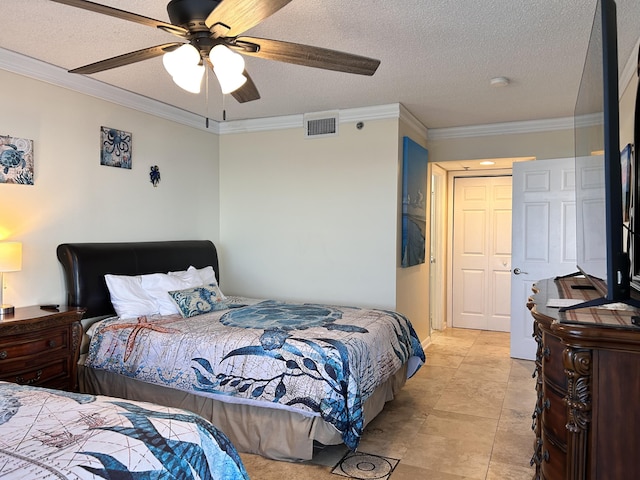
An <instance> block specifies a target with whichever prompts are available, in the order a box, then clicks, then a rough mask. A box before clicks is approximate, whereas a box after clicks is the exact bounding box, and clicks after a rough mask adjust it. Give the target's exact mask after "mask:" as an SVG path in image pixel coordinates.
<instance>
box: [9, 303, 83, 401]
mask: <svg viewBox="0 0 640 480" xmlns="http://www.w3.org/2000/svg"><path fill="white" fill-rule="evenodd" d="M84 312H85V310H84V309H82V308H76V307H65V306H61V307H60V308H58V309H57V310H43V309H41V308H40V307H22V308H16V309H15V312H14V313H13V314H9V315H4V316H2V317H0V380H6V381H8V382H14V383H20V384H23V385H35V386H39V387H48V388H58V389H62V390H70V391H72V390H75V389H76V386H77V382H78V378H77V363H78V355H79V351H80V339H81V337H82V325H81V324H80V319H81V318H82V316H83V315H84Z"/></svg>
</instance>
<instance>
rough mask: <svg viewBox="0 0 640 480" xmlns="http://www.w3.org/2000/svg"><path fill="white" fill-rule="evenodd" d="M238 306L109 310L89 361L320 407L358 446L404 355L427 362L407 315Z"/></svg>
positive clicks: (170, 381) (181, 383)
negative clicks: (195, 311) (187, 313)
mask: <svg viewBox="0 0 640 480" xmlns="http://www.w3.org/2000/svg"><path fill="white" fill-rule="evenodd" d="M227 303H228V305H229V307H230V308H229V309H226V310H221V311H217V312H212V313H207V314H203V315H198V316H194V317H190V318H184V319H183V318H182V317H180V316H177V315H174V316H157V317H139V318H137V319H118V318H113V319H108V320H105V321H104V322H103V323H102V324H101V325H100V327H98V328H97V329H96V332H95V334H94V335H93V337H92V341H91V345H90V348H89V354H88V357H87V360H86V362H85V365H87V366H89V367H92V368H96V369H103V370H108V371H111V372H115V373H119V374H123V375H127V376H130V377H134V378H137V379H138V380H142V381H145V382H150V383H155V384H160V385H164V386H168V387H172V388H176V389H181V390H185V391H190V392H196V393H198V394H201V395H205V396H211V397H214V398H217V399H220V400H224V401H230V402H236V403H248V404H254V405H260V406H268V407H272V408H283V409H287V410H295V411H298V412H302V413H303V414H306V415H315V416H321V417H322V418H323V419H324V420H325V421H327V422H329V423H331V424H332V425H333V426H334V427H335V428H336V429H337V430H338V431H339V432H340V433H341V435H342V438H343V441H344V443H345V444H346V445H347V446H348V447H350V448H352V449H355V448H356V447H357V445H358V442H359V440H360V436H361V434H362V430H363V428H364V419H363V412H362V405H363V402H364V401H365V400H367V398H368V397H369V396H370V395H371V393H372V392H373V391H374V390H375V389H376V387H378V386H379V385H381V384H382V383H384V382H385V381H386V380H387V379H389V378H390V377H391V376H392V375H394V373H396V372H397V371H398V369H400V368H401V367H402V365H404V364H405V363H407V364H408V370H407V377H411V376H412V375H413V374H414V373H415V372H416V371H417V369H418V368H420V366H421V365H422V364H423V363H424V361H425V356H424V352H423V350H422V347H421V345H420V341H419V339H418V337H417V335H416V333H415V331H414V329H413V327H412V325H411V323H410V321H409V320H408V319H407V318H406V317H404V316H403V315H401V314H399V313H396V312H391V311H383V310H374V309H363V308H354V307H338V306H330V305H316V304H296V303H282V302H278V301H273V300H265V301H259V300H250V299H245V298H239V297H232V298H228V299H227Z"/></svg>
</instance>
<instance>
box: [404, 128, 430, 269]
mask: <svg viewBox="0 0 640 480" xmlns="http://www.w3.org/2000/svg"><path fill="white" fill-rule="evenodd" d="M428 155H429V152H428V151H427V149H426V148H424V147H423V146H421V145H419V144H417V143H416V142H414V141H413V140H411V139H410V138H409V137H404V139H403V158H402V252H401V257H402V260H401V265H402V267H411V266H413V265H419V264H421V263H424V261H425V252H426V249H425V247H426V242H425V240H426V230H427V192H428V189H427V179H428V176H427V161H428Z"/></svg>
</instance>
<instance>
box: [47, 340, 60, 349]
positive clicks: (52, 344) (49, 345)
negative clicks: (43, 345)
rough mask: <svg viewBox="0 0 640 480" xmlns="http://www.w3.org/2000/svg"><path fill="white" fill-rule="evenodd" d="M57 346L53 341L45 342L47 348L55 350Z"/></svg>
mask: <svg viewBox="0 0 640 480" xmlns="http://www.w3.org/2000/svg"><path fill="white" fill-rule="evenodd" d="M57 345H58V344H57V343H56V341H55V340H49V341H48V342H47V346H48V347H49V348H55V347H56V346H57Z"/></svg>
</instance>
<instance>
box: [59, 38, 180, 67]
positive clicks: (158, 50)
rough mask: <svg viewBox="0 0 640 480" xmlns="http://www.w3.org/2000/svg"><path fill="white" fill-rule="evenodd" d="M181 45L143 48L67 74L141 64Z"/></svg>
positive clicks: (177, 43) (169, 44) (167, 44)
mask: <svg viewBox="0 0 640 480" xmlns="http://www.w3.org/2000/svg"><path fill="white" fill-rule="evenodd" d="M180 45H184V44H183V43H179V42H176V43H165V44H163V45H156V46H155V47H149V48H143V49H142V50H136V51H135V52H129V53H125V54H124V55H118V56H117V57H112V58H107V59H106V60H101V61H99V62H96V63H91V64H89V65H85V66H84V67H78V68H74V69H73V70H69V73H82V74H85V75H86V74H90V73H97V72H102V71H104V70H109V69H111V68H116V67H122V66H124V65H129V64H131V63H136V62H141V61H143V60H148V59H150V58H154V57H158V56H160V55H162V54H164V53H166V52H170V51H172V50H175V49H176V48H178V47H179V46H180Z"/></svg>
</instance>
